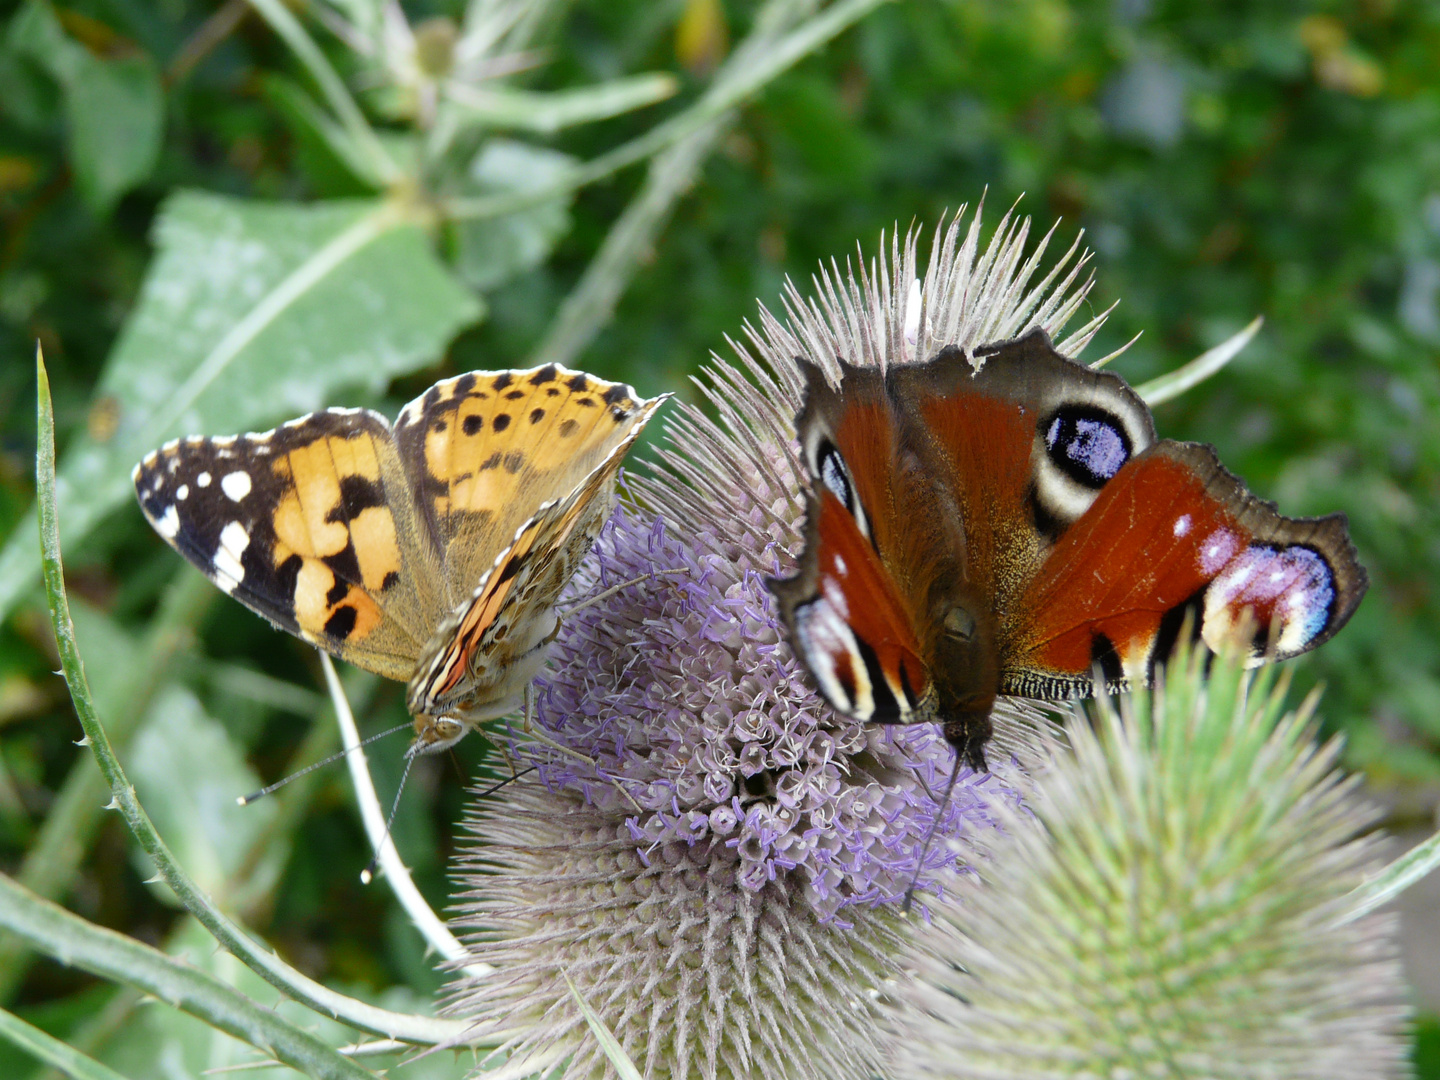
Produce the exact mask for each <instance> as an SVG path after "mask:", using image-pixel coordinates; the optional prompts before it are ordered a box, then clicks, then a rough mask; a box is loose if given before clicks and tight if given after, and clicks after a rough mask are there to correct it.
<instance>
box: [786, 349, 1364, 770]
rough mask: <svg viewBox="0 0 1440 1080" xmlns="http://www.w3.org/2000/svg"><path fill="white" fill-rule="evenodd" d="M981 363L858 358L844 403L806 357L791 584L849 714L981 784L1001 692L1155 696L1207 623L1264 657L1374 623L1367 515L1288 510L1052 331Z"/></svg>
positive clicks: (794, 635)
mask: <svg viewBox="0 0 1440 1080" xmlns="http://www.w3.org/2000/svg"><path fill="white" fill-rule="evenodd" d="M973 355H974V359H973V360H972V359H971V358H970V356H967V355H966V353H965V352H964V351H963V350H961V349H959V348H956V347H950V348H946V349H944V350H943V351H941V352H940V353H939V354H938V355H936V356H935V357H934V358H933V359H931V360H929V361H928V362H925V363H918V364H906V365H899V366H891V367H890V368H888V369H886V370H881V369H879V368H860V367H852V366H850V365H848V364H845V363H843V362H841V363H840V373H841V379H840V382H839V387H838V389H837V388H835V387H833V386H832V385H831V384H830V382H829V381H828V379H827V378H826V376H825V374H824V373H823V372H822V371H821V370H820V368H818V367H816V366H815V365H813V364H811V363H809V362H807V361H804V360H799V361H798V362H799V364H800V366H801V368H802V369H803V371H804V375H805V380H806V393H805V403H804V406H803V408H802V409H801V411H800V414H799V416H798V417H797V419H796V429H797V432H798V435H799V440H800V448H801V452H802V457H803V460H804V462H805V465H806V468H807V470H808V473H809V486H808V490H807V493H806V510H807V520H806V525H805V547H804V550H803V552H802V553H801V556H800V561H799V572H798V573H796V574H795V576H793V577H790V578H787V579H783V580H772V581H771V582H770V585H771V588H772V589H773V590H774V592H775V594H776V596H777V597H778V599H779V602H780V610H781V613H782V616H783V618H784V620H785V622H786V624H787V625H788V627H789V629H790V635H791V642H792V644H793V646H794V649H795V652H796V653H797V654H798V655H799V656H800V657H801V658H802V659H803V660H804V661H805V663H806V665H807V666H808V667H809V669H810V672H811V673H812V675H813V676H814V678H815V682H816V684H817V686H818V688H819V690H820V692H821V694H823V695H824V697H825V698H826V699H827V700H828V701H829V702H830V704H831V705H832V706H833V707H834V708H835V709H836V710H837V711H838V712H841V713H844V714H846V715H848V716H852V717H855V718H857V719H860V720H867V721H872V722H875V723H900V724H908V723H920V722H925V721H936V722H939V723H941V724H943V725H944V732H945V738H946V739H947V740H948V741H949V742H950V743H951V744H952V745H953V746H954V747H955V749H956V753H957V758H956V767H957V769H958V767H959V763H960V760H961V759H962V758H963V760H965V761H966V762H968V763H969V764H970V765H971V767H972V768H975V769H977V770H981V769H984V768H985V743H986V740H987V739H989V737H990V734H991V723H990V711H991V709H992V707H993V706H994V703H995V699H996V697H997V696H998V695H1001V694H1006V695H1014V696H1019V697H1028V698H1038V699H1042V700H1051V701H1055V700H1063V699H1067V698H1078V697H1086V696H1088V695H1090V694H1091V693H1092V692H1093V691H1094V689H1095V686H1094V683H1095V675H1096V673H1097V672H1098V673H1099V675H1100V677H1101V678H1102V679H1103V681H1104V684H1105V688H1106V689H1108V690H1123V689H1126V688H1127V687H1128V686H1130V685H1133V684H1137V683H1145V684H1149V683H1151V682H1152V681H1153V679H1154V675H1155V668H1156V665H1157V664H1159V663H1163V662H1164V660H1165V659H1166V658H1167V657H1168V656H1169V655H1170V652H1171V650H1172V649H1173V647H1174V645H1175V644H1176V641H1177V639H1178V638H1179V636H1180V634H1181V631H1182V627H1184V626H1185V625H1186V624H1187V622H1186V620H1187V616H1188V617H1189V618H1190V619H1191V622H1190V624H1189V625H1191V626H1192V627H1193V628H1194V630H1195V632H1197V633H1198V636H1199V637H1200V638H1201V639H1202V640H1203V641H1204V642H1205V644H1206V645H1207V646H1209V647H1210V648H1212V649H1214V648H1218V647H1220V646H1221V645H1222V644H1225V643H1228V642H1232V641H1233V639H1234V638H1235V636H1236V635H1237V634H1242V633H1243V634H1248V635H1251V637H1252V640H1250V641H1249V642H1248V643H1244V644H1248V646H1249V648H1250V652H1251V656H1252V660H1253V662H1254V663H1256V664H1258V663H1261V662H1263V661H1264V660H1266V659H1284V658H1286V657H1289V656H1294V655H1296V654H1297V653H1302V652H1305V651H1306V650H1308V649H1313V648H1314V647H1315V646H1317V645H1319V644H1320V643H1321V642H1323V641H1325V640H1327V639H1328V638H1329V637H1331V635H1333V634H1334V633H1335V632H1336V631H1337V630H1339V629H1340V627H1341V626H1343V625H1344V624H1345V622H1346V620H1347V619H1349V618H1350V615H1351V614H1352V613H1353V612H1354V610H1355V608H1356V605H1358V604H1359V603H1360V598H1361V597H1362V596H1363V595H1364V594H1365V589H1366V585H1367V583H1368V582H1367V578H1366V574H1365V570H1364V568H1363V567H1362V566H1361V565H1360V564H1359V562H1357V561H1356V557H1355V549H1354V547H1353V546H1352V545H1351V543H1350V537H1349V533H1348V531H1347V528H1346V521H1345V517H1344V515H1343V514H1332V515H1330V516H1329V517H1323V518H1287V517H1282V516H1281V515H1280V514H1277V513H1276V512H1275V508H1274V506H1273V505H1272V504H1271V503H1268V502H1264V501H1262V500H1260V499H1257V498H1256V497H1255V496H1253V495H1251V494H1250V493H1249V492H1248V491H1247V490H1246V489H1245V486H1244V485H1243V484H1242V483H1241V482H1240V481H1239V480H1238V479H1237V478H1236V477H1235V476H1233V475H1232V474H1231V473H1229V472H1227V471H1226V470H1225V468H1224V467H1223V466H1222V465H1221V464H1220V462H1219V460H1218V459H1217V458H1216V456H1215V451H1214V449H1213V448H1212V447H1209V446H1204V445H1201V444H1199V443H1183V442H1174V441H1171V440H1169V439H1157V438H1156V435H1155V424H1154V421H1153V419H1152V418H1151V415H1150V410H1149V409H1148V408H1147V407H1146V405H1145V403H1144V402H1143V401H1142V400H1141V399H1140V397H1139V396H1138V395H1137V394H1136V393H1135V392H1134V391H1133V390H1132V389H1130V387H1129V386H1127V385H1126V383H1125V381H1124V380H1123V379H1121V378H1120V377H1119V376H1117V375H1113V374H1111V373H1109V372H1102V371H1096V370H1094V369H1092V368H1089V367H1086V366H1084V365H1082V364H1079V363H1076V362H1075V361H1073V360H1071V359H1069V358H1068V357H1065V356H1063V355H1061V354H1060V353H1058V352H1056V351H1055V349H1054V348H1053V347H1052V346H1051V343H1050V339H1049V337H1048V336H1047V335H1046V333H1045V332H1044V331H1043V330H1040V329H1035V330H1031V331H1030V332H1029V333H1027V334H1025V335H1023V336H1022V337H1019V338H1016V339H1014V340H1011V341H1004V342H999V343H997V344H993V345H988V346H984V347H982V348H979V349H976V350H974V354H973ZM1247 613H1248V615H1247Z"/></svg>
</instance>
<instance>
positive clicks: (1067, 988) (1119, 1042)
mask: <svg viewBox="0 0 1440 1080" xmlns="http://www.w3.org/2000/svg"><path fill="white" fill-rule="evenodd" d="M1272 678H1273V677H1272V676H1271V675H1270V674H1268V673H1267V674H1265V675H1262V676H1260V677H1259V678H1258V679H1253V680H1252V677H1251V676H1248V675H1242V674H1241V673H1240V672H1239V671H1238V670H1237V668H1236V667H1235V665H1233V664H1231V663H1228V662H1217V663H1216V664H1215V666H1214V669H1213V672H1212V673H1211V677H1209V678H1208V679H1207V677H1206V676H1205V673H1204V661H1203V658H1201V657H1199V656H1182V657H1181V658H1179V659H1177V660H1176V661H1175V662H1173V663H1172V664H1171V665H1170V668H1169V677H1168V678H1167V679H1166V680H1165V682H1164V685H1163V686H1162V687H1161V688H1160V689H1159V690H1157V691H1156V692H1155V693H1154V695H1153V696H1150V695H1143V694H1142V695H1137V696H1136V697H1135V698H1133V699H1129V700H1122V702H1121V705H1120V708H1119V710H1118V711H1117V710H1116V709H1115V708H1114V706H1113V705H1110V704H1108V703H1106V704H1102V705H1101V706H1100V707H1099V708H1098V710H1097V711H1098V713H1099V716H1100V723H1099V731H1098V732H1095V731H1092V730H1091V728H1090V726H1089V725H1088V724H1087V723H1086V722H1084V720H1083V718H1082V717H1080V716H1079V713H1078V710H1077V717H1076V719H1077V720H1078V721H1079V722H1078V723H1076V724H1074V725H1072V731H1071V743H1072V745H1073V747H1074V755H1073V757H1072V756H1069V755H1064V756H1062V757H1061V758H1060V759H1058V760H1057V761H1056V763H1055V765H1054V766H1053V767H1052V768H1051V769H1050V770H1049V771H1047V774H1046V776H1045V777H1044V781H1043V783H1042V784H1040V785H1039V786H1038V790H1037V791H1035V792H1034V793H1032V797H1031V799H1030V800H1029V801H1028V807H1029V810H1030V812H1031V815H1033V816H1030V815H1027V816H1025V817H1021V816H1019V815H1016V816H1013V817H1012V818H1011V820H1010V821H1009V822H1008V823H1007V824H1008V825H1009V827H1008V828H1007V829H1006V830H1005V831H1004V832H1003V833H1000V834H995V844H994V845H993V847H992V850H991V858H990V859H989V860H987V861H986V862H985V863H984V866H983V870H982V872H981V874H980V875H979V877H980V878H981V879H983V880H978V881H976V882H974V883H973V884H970V883H967V884H966V885H965V886H963V887H962V888H961V889H959V890H957V891H956V894H954V895H952V896H951V897H950V898H948V899H947V900H946V901H945V902H943V903H942V904H940V905H937V912H936V918H935V919H934V921H933V923H932V924H931V925H929V926H928V927H926V928H924V929H922V930H921V931H920V932H919V934H918V935H917V937H916V939H915V942H914V944H913V946H912V948H913V950H914V952H915V956H914V958H913V959H912V961H911V963H912V964H914V965H915V966H916V967H917V968H918V975H917V978H916V979H915V980H914V981H908V980H907V981H906V982H904V983H902V984H901V991H900V995H899V996H900V999H901V1004H902V1005H903V1008H900V1009H898V1010H897V1012H896V1028H897V1033H896V1038H895V1043H894V1046H895V1054H894V1066H893V1068H892V1070H891V1071H892V1073H893V1075H896V1076H903V1077H907V1078H912V1077H913V1078H919V1077H953V1078H957V1080H959V1078H972V1077H974V1078H979V1077H985V1078H997V1077H1005V1078H1007V1080H1042V1078H1043V1080H1052V1078H1053V1080H1059V1078H1072V1077H1073V1078H1080V1077H1085V1078H1092V1077H1152V1076H1153V1077H1167V1078H1170V1077H1173V1078H1181V1077H1197V1078H1199V1077H1204V1078H1214V1080H1227V1078H1232V1077H1233V1078H1242V1077H1243V1078H1247V1080H1248V1078H1261V1077H1264V1078H1271V1077H1273V1078H1275V1080H1335V1078H1339V1077H1345V1078H1346V1080H1365V1078H1379V1077H1395V1076H1403V1075H1407V1074H1408V1071H1407V1068H1406V1066H1405V1059H1406V1049H1407V1048H1406V1043H1405V1039H1404V1038H1403V1020H1404V1010H1403V1008H1402V1007H1401V1003H1402V1002H1403V1000H1404V989H1403V983H1402V979H1401V974H1400V970H1399V966H1398V963H1397V961H1396V943H1395V940H1394V925H1393V922H1392V921H1391V919H1390V917H1388V916H1372V917H1368V918H1365V919H1359V920H1349V919H1347V918H1346V910H1347V909H1346V894H1347V893H1349V892H1350V891H1351V890H1352V889H1354V888H1355V887H1356V886H1357V885H1359V884H1360V882H1361V881H1362V879H1363V878H1364V877H1365V875H1366V872H1367V870H1369V869H1373V868H1374V867H1373V859H1374V856H1375V855H1376V854H1377V844H1376V840H1375V837H1374V836H1373V835H1370V836H1366V835H1362V831H1363V830H1364V829H1365V828H1366V827H1367V826H1368V825H1370V824H1372V823H1373V821H1374V818H1375V815H1374V813H1373V811H1372V809H1371V808H1369V807H1367V806H1365V805H1364V804H1363V803H1362V802H1361V801H1360V800H1359V799H1358V798H1357V797H1356V794H1355V790H1354V786H1355V785H1354V783H1353V782H1351V781H1347V780H1344V779H1342V777H1341V776H1340V774H1339V773H1338V772H1337V771H1336V769H1335V763H1336V756H1337V753H1338V749H1339V747H1338V744H1337V742H1335V741H1332V742H1330V743H1327V744H1325V745H1320V744H1318V743H1317V742H1316V741H1315V738H1314V727H1313V724H1312V723H1311V722H1310V721H1311V712H1312V708H1313V704H1314V702H1313V699H1312V700H1311V701H1310V702H1307V703H1306V705H1305V706H1304V707H1303V708H1301V709H1300V710H1299V711H1296V712H1289V713H1284V715H1282V712H1283V700H1282V697H1283V685H1282V688H1281V689H1280V690H1276V689H1275V688H1274V687H1273V684H1272Z"/></svg>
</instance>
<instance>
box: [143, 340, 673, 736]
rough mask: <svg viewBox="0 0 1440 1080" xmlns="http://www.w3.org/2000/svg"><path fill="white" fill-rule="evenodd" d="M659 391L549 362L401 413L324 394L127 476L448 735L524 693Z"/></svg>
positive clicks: (300, 632) (162, 454)
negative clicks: (271, 421) (395, 684)
mask: <svg viewBox="0 0 1440 1080" xmlns="http://www.w3.org/2000/svg"><path fill="white" fill-rule="evenodd" d="M662 401H663V398H652V399H648V400H647V399H644V398H639V397H638V396H636V395H635V394H634V392H633V391H632V390H631V389H630V388H629V387H628V386H625V385H623V384H618V383H609V382H605V381H603V380H600V379H596V378H594V377H593V376H590V375H586V374H584V373H582V372H576V371H569V370H566V369H564V368H561V367H558V366H556V365H549V366H547V367H543V368H536V369H533V370H530V371H504V372H471V373H469V374H467V375H462V376H459V377H457V378H454V379H448V380H445V381H444V382H441V383H437V384H436V385H435V386H433V387H431V388H430V389H429V390H428V391H426V393H425V394H424V395H422V396H421V397H419V398H417V399H416V400H415V401H412V402H411V403H410V404H408V405H406V406H405V407H404V408H403V409H402V410H401V412H400V415H399V418H398V419H397V421H396V422H395V424H394V425H393V426H392V425H391V424H390V422H389V421H388V420H386V418H385V417H383V416H381V415H380V414H378V413H375V412H371V411H369V410H364V409H327V410H324V411H322V412H317V413H312V414H310V415H309V416H305V417H301V418H300V419H298V420H293V421H290V422H289V423H287V424H284V425H282V426H281V427H278V428H276V429H274V430H273V431H268V432H262V433H259V434H252V435H242V436H229V437H221V438H200V437H192V438H188V439H184V440H177V441H175V442H172V443H168V444H166V445H165V446H164V447H162V448H161V449H160V450H158V451H156V452H154V453H152V454H150V455H148V456H147V457H146V458H145V460H144V461H142V462H141V463H140V464H139V465H137V466H136V468H135V471H134V474H133V479H134V483H135V490H136V495H137V497H138V499H139V502H140V506H141V509H142V510H143V511H144V512H145V515H146V517H147V518H148V519H149V520H150V522H151V524H152V525H153V526H154V527H155V529H156V531H158V532H159V533H160V535H161V536H162V537H163V538H164V539H165V540H166V541H167V542H168V543H170V545H171V546H173V547H174V548H175V549H176V550H177V551H179V552H180V554H182V555H184V556H185V557H186V558H187V559H188V560H189V561H190V562H192V563H193V564H195V566H196V567H198V568H199V569H200V570H201V571H202V572H203V573H204V574H205V575H206V576H207V577H209V578H210V579H211V581H213V582H214V583H215V584H216V585H217V586H219V587H220V588H221V589H222V590H224V591H225V592H227V593H229V594H230V595H231V596H234V597H235V598H236V599H237V600H239V601H240V602H241V603H243V604H245V606H247V607H249V608H250V609H251V610H253V611H255V612H257V613H258V614H260V615H263V616H264V617H265V618H267V619H268V620H269V621H270V622H272V623H273V624H274V625H276V626H277V627H279V628H280V629H282V630H286V631H288V632H290V633H292V634H295V635H296V636H298V637H300V638H303V639H304V640H306V641H308V642H311V643H312V644H315V645H317V646H319V647H320V648H323V649H325V650H326V651H327V652H330V653H332V654H333V655H335V656H338V657H340V658H342V659H345V660H348V661H350V662H352V663H354V664H356V665H357V666H359V667H362V668H366V669H367V670H370V671H374V672H376V673H378V674H380V675H384V676H386V677H388V678H392V679H396V680H399V681H402V682H406V683H408V688H407V695H406V697H407V704H408V706H409V708H410V710H411V712H412V714H413V715H414V717H415V729H416V745H417V748H419V749H422V750H425V749H438V748H440V747H442V746H445V745H449V744H450V743H453V742H454V741H456V740H457V739H458V738H460V737H461V736H463V735H464V734H465V733H466V732H467V731H468V730H470V729H471V728H473V727H474V726H475V725H477V724H478V723H480V722H481V721H483V720H487V719H491V718H493V717H496V716H501V715H504V714H505V713H506V712H509V711H511V710H512V709H514V708H515V707H516V705H517V704H518V703H519V702H520V700H521V699H522V697H523V695H524V691H525V688H526V686H528V685H529V683H530V681H531V679H532V678H533V677H534V675H535V674H536V672H537V671H538V669H539V668H540V666H541V665H542V664H543V663H544V660H545V653H546V646H547V645H548V644H549V641H550V640H551V638H552V637H553V636H554V633H555V629H556V625H557V617H556V613H555V605H556V602H557V601H558V600H559V597H560V594H561V592H562V591H563V589H564V588H565V586H566V584H567V583H568V582H569V580H570V578H571V576H572V574H573V573H574V571H575V569H576V567H577V566H578V564H579V562H580V560H581V559H582V558H583V557H584V555H585V552H586V551H587V550H588V549H589V546H590V544H591V543H592V542H593V540H594V537H595V535H596V533H598V531H599V529H600V526H601V525H602V524H603V523H604V521H605V519H606V517H607V516H608V514H609V512H610V509H611V506H612V504H613V499H614V486H615V478H616V475H617V473H618V471H619V468H620V464H621V462H622V460H623V459H624V456H625V453H626V452H627V451H628V450H629V448H630V447H631V446H632V445H633V444H634V442H635V439H636V438H637V437H638V436H639V434H640V432H641V430H642V429H643V428H644V426H645V424H646V423H647V422H648V421H649V419H650V417H651V416H652V415H653V414H654V412H655V410H656V409H657V408H658V407H659V405H660V403H661V402H662Z"/></svg>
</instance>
